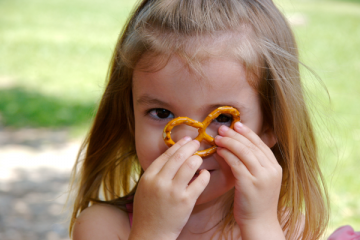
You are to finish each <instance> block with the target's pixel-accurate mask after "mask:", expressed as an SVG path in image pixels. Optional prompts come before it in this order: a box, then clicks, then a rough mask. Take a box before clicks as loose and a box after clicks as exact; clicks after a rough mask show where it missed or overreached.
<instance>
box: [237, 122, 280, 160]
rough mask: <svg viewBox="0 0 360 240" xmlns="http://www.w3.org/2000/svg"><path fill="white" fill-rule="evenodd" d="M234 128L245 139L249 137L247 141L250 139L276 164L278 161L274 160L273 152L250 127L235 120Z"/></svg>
mask: <svg viewBox="0 0 360 240" xmlns="http://www.w3.org/2000/svg"><path fill="white" fill-rule="evenodd" d="M234 130H235V131H236V132H238V133H240V134H241V135H243V136H244V137H246V138H247V139H249V141H251V142H252V143H253V144H254V145H255V146H258V147H259V148H260V150H261V151H262V152H263V153H264V154H265V155H266V156H268V158H269V160H270V161H271V162H272V163H273V164H278V161H277V160H276V158H275V156H274V153H273V152H272V151H271V149H270V148H269V146H268V145H266V144H265V143H264V141H263V140H262V139H261V138H260V137H259V136H258V135H257V134H256V133H254V132H253V131H252V130H251V129H250V128H248V127H247V126H245V125H244V124H242V123H240V122H236V123H235V125H234Z"/></svg>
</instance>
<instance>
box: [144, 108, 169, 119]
mask: <svg viewBox="0 0 360 240" xmlns="http://www.w3.org/2000/svg"><path fill="white" fill-rule="evenodd" d="M149 114H150V116H151V117H153V118H155V119H169V118H174V114H172V113H171V112H170V111H169V110H166V109H164V108H155V109H152V110H150V111H149Z"/></svg>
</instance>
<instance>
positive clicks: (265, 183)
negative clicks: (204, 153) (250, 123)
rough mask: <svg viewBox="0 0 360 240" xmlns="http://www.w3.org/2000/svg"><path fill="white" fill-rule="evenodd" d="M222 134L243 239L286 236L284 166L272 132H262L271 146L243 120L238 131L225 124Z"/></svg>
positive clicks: (221, 144) (221, 146) (221, 150)
mask: <svg viewBox="0 0 360 240" xmlns="http://www.w3.org/2000/svg"><path fill="white" fill-rule="evenodd" d="M219 134H220V136H218V137H216V139H215V143H216V145H218V146H219V149H218V151H217V153H218V154H219V155H220V156H221V157H222V158H223V159H224V160H225V161H226V162H227V163H228V164H229V166H230V167H231V170H232V172H233V175H234V177H235V198H234V217H235V220H236V222H237V224H238V225H239V227H240V231H241V236H242V239H243V240H247V239H251V240H256V239H273V240H275V239H285V236H284V233H283V231H282V228H281V226H280V223H279V220H278V219H277V206H278V200H279V193H280V188H281V179H282V169H281V167H280V165H279V164H278V162H277V160H276V159H275V156H274V155H273V153H272V151H271V150H270V148H269V146H268V145H274V144H275V143H276V140H275V137H274V136H273V134H272V132H270V130H266V131H263V132H262V133H261V136H262V137H263V138H264V140H265V141H266V142H267V143H268V145H267V144H265V143H264V141H263V140H262V139H261V138H260V137H259V136H258V135H257V134H255V133H254V132H253V131H251V129H249V128H248V127H246V126H244V125H242V124H239V123H236V124H235V126H234V130H232V129H229V128H227V127H225V126H222V127H221V128H220V129H219Z"/></svg>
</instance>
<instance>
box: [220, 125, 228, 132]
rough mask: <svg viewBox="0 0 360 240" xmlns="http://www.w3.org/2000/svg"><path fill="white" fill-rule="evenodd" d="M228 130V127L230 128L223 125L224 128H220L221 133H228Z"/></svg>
mask: <svg viewBox="0 0 360 240" xmlns="http://www.w3.org/2000/svg"><path fill="white" fill-rule="evenodd" d="M227 130H229V127H228V126H225V125H222V126H221V127H220V131H222V132H226V131H227Z"/></svg>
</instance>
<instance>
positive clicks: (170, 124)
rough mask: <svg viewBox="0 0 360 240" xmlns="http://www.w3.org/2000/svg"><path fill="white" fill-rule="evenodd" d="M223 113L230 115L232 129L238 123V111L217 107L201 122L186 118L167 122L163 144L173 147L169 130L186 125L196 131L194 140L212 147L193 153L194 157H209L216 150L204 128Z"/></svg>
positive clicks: (211, 138) (213, 141)
mask: <svg viewBox="0 0 360 240" xmlns="http://www.w3.org/2000/svg"><path fill="white" fill-rule="evenodd" d="M223 113H228V114H230V115H232V117H233V120H232V122H231V125H230V128H232V129H234V124H235V122H238V121H240V113H239V111H238V110H237V109H235V108H233V107H229V106H224V107H219V108H217V109H215V110H214V111H212V112H211V113H210V114H209V115H208V116H207V117H206V118H205V120H204V121H203V122H198V121H196V120H194V119H191V118H188V117H178V118H175V119H173V120H171V121H170V122H168V124H166V126H165V128H164V131H163V138H164V141H165V144H166V145H167V146H168V147H171V146H172V145H174V144H175V142H174V141H173V140H172V139H171V130H172V129H173V128H174V127H175V126H178V125H180V124H186V125H188V126H190V127H194V128H197V129H198V132H199V134H198V135H197V137H196V138H195V140H198V141H199V142H201V141H202V140H205V141H207V142H208V143H210V144H211V145H213V146H212V147H210V148H208V149H205V150H201V151H197V152H196V153H195V155H199V156H200V157H206V156H209V155H211V154H213V153H215V151H216V148H217V146H216V145H215V140H214V138H213V137H212V136H210V135H208V134H207V133H206V128H207V127H208V126H209V124H210V123H211V122H212V120H214V119H215V118H217V117H218V116H220V114H223Z"/></svg>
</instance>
